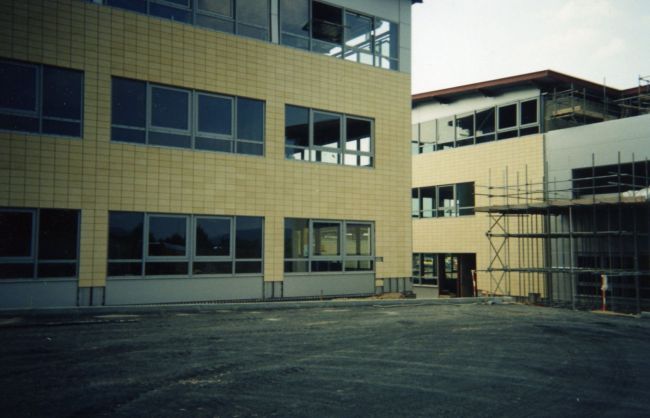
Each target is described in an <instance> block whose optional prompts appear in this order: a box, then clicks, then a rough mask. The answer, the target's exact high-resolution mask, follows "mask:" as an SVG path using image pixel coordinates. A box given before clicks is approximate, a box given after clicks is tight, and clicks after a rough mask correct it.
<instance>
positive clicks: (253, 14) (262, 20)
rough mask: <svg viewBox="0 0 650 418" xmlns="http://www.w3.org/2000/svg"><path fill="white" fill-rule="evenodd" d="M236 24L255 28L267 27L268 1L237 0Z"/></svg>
mask: <svg viewBox="0 0 650 418" xmlns="http://www.w3.org/2000/svg"><path fill="white" fill-rule="evenodd" d="M236 5H237V14H236V18H237V21H238V22H245V23H249V24H252V25H256V26H263V27H268V26H269V2H268V0H237V1H236Z"/></svg>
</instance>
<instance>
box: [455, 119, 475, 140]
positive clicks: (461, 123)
mask: <svg viewBox="0 0 650 418" xmlns="http://www.w3.org/2000/svg"><path fill="white" fill-rule="evenodd" d="M473 137H474V115H473V114H471V115H466V116H459V117H458V118H456V139H458V140H465V139H468V138H473Z"/></svg>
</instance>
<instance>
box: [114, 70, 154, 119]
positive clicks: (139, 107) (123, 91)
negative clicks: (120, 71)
mask: <svg viewBox="0 0 650 418" xmlns="http://www.w3.org/2000/svg"><path fill="white" fill-rule="evenodd" d="M146 105H147V84H146V83H145V82H144V81H136V80H128V79H126V78H117V77H113V80H112V83H111V123H112V124H113V125H126V126H137V127H141V128H144V127H145V124H146V120H147V108H146Z"/></svg>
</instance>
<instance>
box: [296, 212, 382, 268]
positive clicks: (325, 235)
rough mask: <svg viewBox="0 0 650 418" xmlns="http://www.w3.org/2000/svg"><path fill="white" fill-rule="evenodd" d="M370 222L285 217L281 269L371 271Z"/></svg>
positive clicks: (372, 242) (371, 228)
mask: <svg viewBox="0 0 650 418" xmlns="http://www.w3.org/2000/svg"><path fill="white" fill-rule="evenodd" d="M373 246H374V239H373V225H372V223H370V222H352V221H332V220H310V219H293V218H287V219H285V220H284V259H285V260H284V271H285V272H286V273H308V272H342V271H347V272H358V271H372V270H373V268H374V266H373V262H374V257H373V254H374V252H373Z"/></svg>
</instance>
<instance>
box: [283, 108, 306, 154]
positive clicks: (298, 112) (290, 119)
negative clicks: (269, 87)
mask: <svg viewBox="0 0 650 418" xmlns="http://www.w3.org/2000/svg"><path fill="white" fill-rule="evenodd" d="M284 110H285V113H284V134H285V139H286V144H287V145H298V146H301V147H308V146H309V109H305V108H303V107H295V106H285V108H284Z"/></svg>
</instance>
